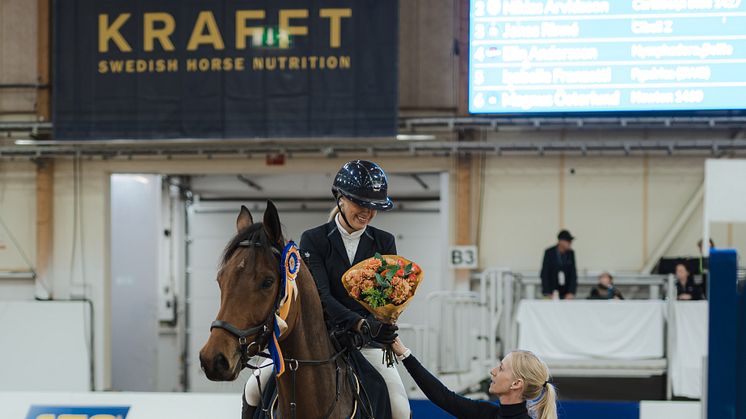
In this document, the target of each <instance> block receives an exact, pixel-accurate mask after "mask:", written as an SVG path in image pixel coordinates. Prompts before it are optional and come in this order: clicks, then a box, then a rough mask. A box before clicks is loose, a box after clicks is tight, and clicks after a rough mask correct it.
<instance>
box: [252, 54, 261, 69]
mask: <svg viewBox="0 0 746 419" xmlns="http://www.w3.org/2000/svg"><path fill="white" fill-rule="evenodd" d="M251 69H252V70H264V58H262V57H254V59H253V60H252V61H251Z"/></svg>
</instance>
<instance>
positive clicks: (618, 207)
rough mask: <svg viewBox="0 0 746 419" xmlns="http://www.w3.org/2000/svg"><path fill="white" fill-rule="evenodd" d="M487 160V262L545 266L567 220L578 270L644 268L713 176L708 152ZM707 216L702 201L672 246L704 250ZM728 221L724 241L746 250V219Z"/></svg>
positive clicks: (483, 259)
mask: <svg viewBox="0 0 746 419" xmlns="http://www.w3.org/2000/svg"><path fill="white" fill-rule="evenodd" d="M486 164H487V167H486V168H485V177H484V183H485V185H484V203H483V205H482V217H481V220H482V223H481V235H480V237H481V240H480V263H481V266H482V267H483V268H484V267H488V266H497V265H499V266H507V267H510V268H513V269H516V270H539V268H540V267H541V257H542V252H543V250H544V249H545V248H546V247H549V246H550V245H553V244H554V243H555V242H556V235H557V232H558V231H559V230H560V229H561V228H568V229H569V230H570V231H571V232H572V233H573V234H574V235H575V236H576V237H577V240H576V241H575V242H574V244H573V245H574V248H575V250H576V258H577V263H578V268H579V270H584V269H587V270H612V271H617V272H620V271H639V270H640V269H641V268H642V267H643V265H644V264H645V262H646V261H647V260H648V258H649V257H650V256H651V254H652V253H653V251H654V249H655V248H656V247H657V246H658V245H659V243H660V242H661V240H662V239H663V236H664V235H665V234H666V233H667V232H668V231H669V229H670V228H671V226H672V224H673V222H674V220H675V219H676V217H678V215H679V213H680V212H681V211H682V209H683V208H684V206H685V205H686V203H687V201H688V200H689V199H691V197H692V195H693V194H694V193H695V191H696V190H697V188H698V187H699V186H700V185H701V183H702V181H703V179H704V158H700V157H679V156H676V157H649V158H645V157H640V156H637V157H621V156H620V157H579V156H578V157H561V156H551V157H550V156H545V157H539V156H537V157H490V158H488V159H487V163H486ZM646 167H647V169H646ZM573 171H574V173H573ZM646 188H647V197H646V195H645V193H646V192H645V190H646ZM701 226H702V212H701V204H700V205H699V206H698V209H697V210H696V211H695V212H694V214H692V216H691V217H689V220H688V221H687V222H686V224H685V227H684V228H683V229H682V231H681V233H680V234H679V235H678V236H677V237H676V239H675V240H674V242H673V244H672V245H671V246H669V247H668V248H667V249H665V252H664V255H666V256H694V255H696V254H697V248H696V242H697V240H698V237H699V236H700V235H701V230H702V227H701ZM728 230H729V228H728V226H726V225H716V226H715V227H714V229H713V233H712V236H713V240H714V241H715V243H716V244H717V245H718V246H720V247H735V248H737V249H738V250H739V251H740V252H741V253H743V252H744V251H746V228H745V227H744V226H739V225H734V226H731V233H730V234H729V233H728Z"/></svg>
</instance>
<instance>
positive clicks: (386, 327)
mask: <svg viewBox="0 0 746 419" xmlns="http://www.w3.org/2000/svg"><path fill="white" fill-rule="evenodd" d="M365 320H366V321H367V322H368V324H369V325H370V336H371V337H372V338H373V340H374V341H376V342H378V343H383V344H384V345H390V344H392V343H393V342H394V339H396V337H397V336H398V335H397V333H396V331H397V330H399V326H397V325H395V324H387V323H382V322H380V321H378V319H376V318H375V317H374V316H373V315H369V316H368V317H367V318H366V319H365Z"/></svg>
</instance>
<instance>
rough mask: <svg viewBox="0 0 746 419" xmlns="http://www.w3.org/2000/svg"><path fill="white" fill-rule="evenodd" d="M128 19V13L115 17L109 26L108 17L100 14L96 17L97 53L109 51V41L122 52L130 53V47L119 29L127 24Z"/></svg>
mask: <svg viewBox="0 0 746 419" xmlns="http://www.w3.org/2000/svg"><path fill="white" fill-rule="evenodd" d="M129 18H130V14H129V13H122V14H121V15H119V17H117V19H116V20H115V21H114V23H112V24H111V26H109V15H107V14H105V13H104V14H100V15H98V52H108V51H109V41H114V43H115V44H116V45H117V48H119V50H120V51H122V52H131V51H132V47H131V46H130V44H128V43H127V40H125V39H124V37H123V36H122V34H121V33H120V32H119V29H120V28H121V27H122V25H124V23H125V22H127V19H129Z"/></svg>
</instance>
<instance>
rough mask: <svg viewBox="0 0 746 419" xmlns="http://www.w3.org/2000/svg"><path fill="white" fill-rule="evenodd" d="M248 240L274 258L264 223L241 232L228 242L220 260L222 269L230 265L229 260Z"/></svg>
mask: <svg viewBox="0 0 746 419" xmlns="http://www.w3.org/2000/svg"><path fill="white" fill-rule="evenodd" d="M246 240H248V241H250V242H253V243H260V244H261V245H262V248H263V249H265V251H266V252H267V254H268V255H269V256H270V257H272V244H271V243H270V242H269V238H268V237H267V233H266V232H265V231H264V225H263V224H262V223H254V224H252V225H250V226H248V227H246V228H244V229H243V230H241V231H239V232H238V233H237V234H236V235H235V236H233V238H232V239H231V241H230V242H228V245H226V246H225V250H224V251H223V256H222V257H221V259H220V267H221V268H222V267H224V266H225V265H226V264H227V263H228V259H230V258H231V256H233V253H235V252H236V250H238V248H239V247H241V242H243V241H246Z"/></svg>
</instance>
